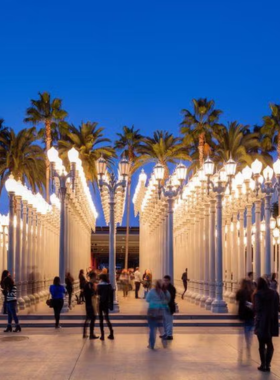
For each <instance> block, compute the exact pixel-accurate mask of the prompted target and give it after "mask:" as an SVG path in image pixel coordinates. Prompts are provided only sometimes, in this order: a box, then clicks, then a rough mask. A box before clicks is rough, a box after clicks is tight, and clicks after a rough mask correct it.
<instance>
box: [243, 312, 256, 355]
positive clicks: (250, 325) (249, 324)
mask: <svg viewBox="0 0 280 380" xmlns="http://www.w3.org/2000/svg"><path fill="white" fill-rule="evenodd" d="M253 329H254V320H253V319H249V320H248V321H245V322H244V335H245V341H246V346H247V349H250V347H251V344H252V338H253Z"/></svg>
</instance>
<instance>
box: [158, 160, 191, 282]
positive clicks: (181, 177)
mask: <svg viewBox="0 0 280 380" xmlns="http://www.w3.org/2000/svg"><path fill="white" fill-rule="evenodd" d="M154 172H155V178H156V180H157V182H158V197H159V199H160V197H161V194H163V196H164V197H166V200H167V212H168V219H167V220H168V221H167V261H166V262H167V267H166V272H167V274H168V275H169V276H170V277H171V279H172V281H173V280H174V252H173V251H174V247H173V220H174V200H175V198H176V197H177V196H178V195H179V194H180V193H181V191H182V187H183V183H184V181H185V179H186V177H187V168H186V166H185V165H183V164H182V163H180V164H179V165H177V167H176V170H175V173H174V174H173V175H172V176H171V178H170V179H169V181H168V182H167V184H166V187H165V186H162V181H163V180H164V172H165V169H164V166H163V165H161V164H160V163H158V164H157V165H156V166H155V168H154Z"/></svg>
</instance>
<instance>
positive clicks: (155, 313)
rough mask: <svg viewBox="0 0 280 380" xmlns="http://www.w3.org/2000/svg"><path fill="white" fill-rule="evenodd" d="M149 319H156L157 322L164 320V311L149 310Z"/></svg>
mask: <svg viewBox="0 0 280 380" xmlns="http://www.w3.org/2000/svg"><path fill="white" fill-rule="evenodd" d="M148 318H151V319H156V320H160V319H162V318H163V310H162V309H159V308H156V309H152V308H149V309H148Z"/></svg>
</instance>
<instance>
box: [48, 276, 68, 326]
mask: <svg viewBox="0 0 280 380" xmlns="http://www.w3.org/2000/svg"><path fill="white" fill-rule="evenodd" d="M50 293H51V296H52V301H53V311H54V318H55V328H56V329H59V328H61V326H60V324H59V321H60V313H61V310H62V308H63V304H64V296H65V294H66V289H65V288H64V286H62V285H61V284H60V278H59V277H55V278H54V279H53V285H51V286H50Z"/></svg>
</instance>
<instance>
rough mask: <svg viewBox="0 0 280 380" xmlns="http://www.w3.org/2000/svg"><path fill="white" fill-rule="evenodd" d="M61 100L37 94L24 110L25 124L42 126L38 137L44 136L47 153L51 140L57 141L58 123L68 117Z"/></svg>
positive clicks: (44, 94)
mask: <svg viewBox="0 0 280 380" xmlns="http://www.w3.org/2000/svg"><path fill="white" fill-rule="evenodd" d="M61 107H62V100H61V99H58V98H54V99H51V95H50V94H49V93H48V92H43V93H40V92H39V99H38V100H33V99H32V100H31V107H29V108H27V110H26V118H25V119H24V121H25V122H31V123H32V124H33V125H38V124H41V123H42V124H44V128H43V129H41V131H40V135H42V136H44V141H45V148H46V151H48V150H49V149H50V148H51V145H52V140H53V139H57V136H58V126H59V122H60V121H62V120H64V119H65V118H66V116H67V115H68V114H67V112H66V111H64V110H63V109H62V108H61ZM45 160H46V199H47V201H48V202H49V200H50V189H49V186H50V163H49V160H48V157H47V155H46V156H45Z"/></svg>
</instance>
